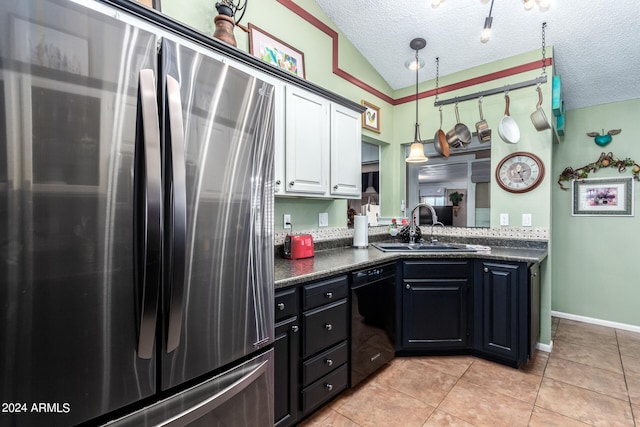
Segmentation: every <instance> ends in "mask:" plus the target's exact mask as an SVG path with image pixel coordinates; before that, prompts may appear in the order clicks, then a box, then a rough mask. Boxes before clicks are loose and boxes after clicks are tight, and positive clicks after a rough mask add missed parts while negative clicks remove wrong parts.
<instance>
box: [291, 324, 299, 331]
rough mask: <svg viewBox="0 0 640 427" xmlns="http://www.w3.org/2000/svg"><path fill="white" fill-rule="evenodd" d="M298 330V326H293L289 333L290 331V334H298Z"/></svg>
mask: <svg viewBox="0 0 640 427" xmlns="http://www.w3.org/2000/svg"><path fill="white" fill-rule="evenodd" d="M299 329H300V327H299V326H298V325H293V326H292V327H291V331H292V332H298V330H299Z"/></svg>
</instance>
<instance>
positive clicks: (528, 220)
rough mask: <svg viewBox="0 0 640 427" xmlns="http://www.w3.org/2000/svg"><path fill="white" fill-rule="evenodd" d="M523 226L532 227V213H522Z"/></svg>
mask: <svg viewBox="0 0 640 427" xmlns="http://www.w3.org/2000/svg"><path fill="white" fill-rule="evenodd" d="M522 226H523V227H531V214H530V213H524V214H522Z"/></svg>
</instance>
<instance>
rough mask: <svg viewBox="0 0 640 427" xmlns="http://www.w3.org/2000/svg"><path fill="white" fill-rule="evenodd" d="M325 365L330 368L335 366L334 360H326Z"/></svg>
mask: <svg viewBox="0 0 640 427" xmlns="http://www.w3.org/2000/svg"><path fill="white" fill-rule="evenodd" d="M324 363H326V364H327V365H329V366H333V360H331V359H327V360H325V361H324Z"/></svg>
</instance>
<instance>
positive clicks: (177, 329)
mask: <svg viewBox="0 0 640 427" xmlns="http://www.w3.org/2000/svg"><path fill="white" fill-rule="evenodd" d="M166 85H167V87H166V90H167V106H166V108H167V112H168V120H169V136H170V138H171V164H170V167H171V171H172V177H171V178H172V180H171V183H170V184H169V185H170V187H169V188H168V191H169V197H170V204H171V205H170V207H169V211H168V212H169V215H170V218H169V221H170V224H171V226H170V227H169V233H171V236H170V239H169V240H170V245H171V247H170V253H171V256H172V263H171V267H172V268H171V274H170V286H171V287H170V297H169V298H170V299H169V324H168V328H167V353H170V352H172V351H173V350H175V349H176V348H177V347H178V345H179V344H180V334H181V332H182V317H183V314H182V311H183V302H182V301H183V297H184V283H185V268H186V251H187V249H186V241H187V195H186V192H187V190H186V171H185V157H184V147H185V141H184V126H183V122H182V100H181V97H180V83H178V81H177V80H176V79H175V78H173V77H172V76H170V75H167V83H166Z"/></svg>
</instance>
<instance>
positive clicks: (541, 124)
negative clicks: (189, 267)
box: [531, 85, 551, 131]
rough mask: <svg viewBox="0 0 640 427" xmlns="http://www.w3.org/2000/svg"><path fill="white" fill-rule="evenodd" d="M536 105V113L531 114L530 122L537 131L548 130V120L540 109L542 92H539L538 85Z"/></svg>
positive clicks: (549, 126)
mask: <svg viewBox="0 0 640 427" xmlns="http://www.w3.org/2000/svg"><path fill="white" fill-rule="evenodd" d="M537 90H538V105H536V111H534V112H533V113H531V121H532V122H533V125H534V126H535V128H536V129H537V130H538V131H541V130H546V129H550V128H551V125H550V124H549V120H548V119H547V115H546V114H545V113H544V110H543V109H542V90H540V85H538V88H537Z"/></svg>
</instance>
